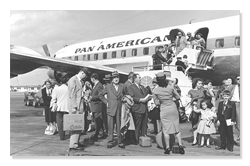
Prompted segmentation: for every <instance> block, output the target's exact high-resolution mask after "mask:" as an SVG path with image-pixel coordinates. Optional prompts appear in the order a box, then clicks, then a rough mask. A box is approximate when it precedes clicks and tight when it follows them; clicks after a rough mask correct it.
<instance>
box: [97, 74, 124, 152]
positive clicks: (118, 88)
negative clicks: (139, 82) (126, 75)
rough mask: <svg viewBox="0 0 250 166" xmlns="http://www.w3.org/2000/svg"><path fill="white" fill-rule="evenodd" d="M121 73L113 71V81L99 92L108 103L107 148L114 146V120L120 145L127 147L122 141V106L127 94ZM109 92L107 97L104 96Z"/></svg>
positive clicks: (100, 96) (101, 97)
mask: <svg viewBox="0 0 250 166" xmlns="http://www.w3.org/2000/svg"><path fill="white" fill-rule="evenodd" d="M119 81H120V78H119V73H118V72H117V71H114V72H112V75H111V83H110V84H108V85H107V86H106V87H105V88H104V90H103V91H101V92H100V93H99V98H100V99H101V100H102V101H103V102H104V103H105V104H106V105H107V108H108V109H107V116H108V144H107V148H112V146H113V138H114V136H113V130H114V122H115V124H116V129H117V137H118V146H119V147H120V148H125V145H124V144H123V143H122V138H121V132H120V126H121V108H122V98H123V95H124V94H125V88H124V85H122V84H121V83H119ZM106 94H107V98H105V97H104V96H105V95H106Z"/></svg>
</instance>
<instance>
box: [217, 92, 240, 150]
mask: <svg viewBox="0 0 250 166" xmlns="http://www.w3.org/2000/svg"><path fill="white" fill-rule="evenodd" d="M230 95H231V93H230V91H229V90H224V91H223V93H222V97H223V101H221V102H220V103H219V106H218V112H217V120H218V121H217V125H218V126H220V140H221V146H219V147H216V150H221V149H226V147H227V149H228V150H229V151H230V152H232V151H233V146H234V138H233V125H235V122H236V106H235V103H234V102H233V101H230V100H229V98H230ZM230 121H231V122H230Z"/></svg>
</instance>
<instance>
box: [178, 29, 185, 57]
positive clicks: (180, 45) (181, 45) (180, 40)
mask: <svg viewBox="0 0 250 166" xmlns="http://www.w3.org/2000/svg"><path fill="white" fill-rule="evenodd" d="M186 46H187V39H186V37H185V35H184V34H182V32H178V36H177V37H176V40H175V47H176V52H175V55H178V54H179V53H180V52H181V51H182V50H183V49H184V48H185V47H186Z"/></svg>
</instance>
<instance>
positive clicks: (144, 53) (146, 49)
mask: <svg viewBox="0 0 250 166" xmlns="http://www.w3.org/2000/svg"><path fill="white" fill-rule="evenodd" d="M148 53H149V48H148V47H145V48H143V55H148Z"/></svg>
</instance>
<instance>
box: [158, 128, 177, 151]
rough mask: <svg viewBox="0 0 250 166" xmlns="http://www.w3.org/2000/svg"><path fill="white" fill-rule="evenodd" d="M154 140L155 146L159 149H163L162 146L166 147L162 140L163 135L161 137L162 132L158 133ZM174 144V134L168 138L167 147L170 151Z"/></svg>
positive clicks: (163, 139)
mask: <svg viewBox="0 0 250 166" xmlns="http://www.w3.org/2000/svg"><path fill="white" fill-rule="evenodd" d="M155 139H156V143H157V146H158V147H159V148H162V149H164V146H165V147H166V143H165V138H164V135H163V133H162V131H160V132H159V133H158V134H157V135H156V138H155ZM174 143H175V136H174V134H170V136H169V147H170V149H171V148H172V146H173V145H174Z"/></svg>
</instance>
